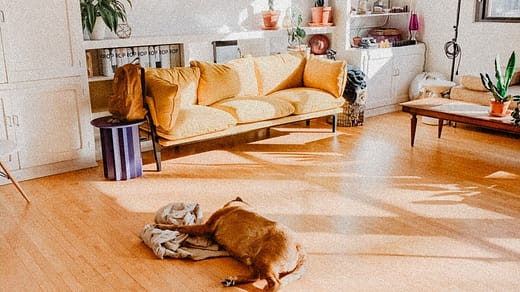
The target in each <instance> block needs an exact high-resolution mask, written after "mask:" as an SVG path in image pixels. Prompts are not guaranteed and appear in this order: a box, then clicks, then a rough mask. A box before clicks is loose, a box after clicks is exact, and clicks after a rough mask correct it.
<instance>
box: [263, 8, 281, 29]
mask: <svg viewBox="0 0 520 292" xmlns="http://www.w3.org/2000/svg"><path fill="white" fill-rule="evenodd" d="M262 17H263V19H264V27H263V29H267V30H273V29H277V25H278V18H279V17H280V10H267V11H263V12H262Z"/></svg>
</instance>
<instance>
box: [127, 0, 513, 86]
mask: <svg viewBox="0 0 520 292" xmlns="http://www.w3.org/2000/svg"><path fill="white" fill-rule="evenodd" d="M351 2H352V3H354V2H356V3H357V1H356V0H341V1H339V0H331V1H330V3H331V5H332V6H333V7H336V8H337V11H335V17H336V18H335V19H334V22H335V24H336V25H337V31H338V32H341V33H340V34H334V41H333V42H334V43H335V47H334V48H335V49H337V50H342V48H343V47H347V46H348V44H349V40H348V41H346V40H341V35H342V34H344V33H345V31H344V28H342V27H343V26H345V23H346V17H348V16H347V13H348V10H349V6H350V3H351ZM406 2H407V1H404V3H406ZM474 2H475V0H463V1H462V7H461V17H460V26H459V37H458V43H459V45H460V46H461V47H462V60H461V63H460V68H459V74H466V73H478V72H489V71H492V69H493V68H492V66H493V60H494V57H495V55H496V54H500V55H501V56H503V57H502V59H506V58H507V57H508V56H509V54H510V53H511V51H513V50H516V51H517V53H518V54H520V24H519V23H490V22H478V23H475V22H474V21H473V19H474V9H475V7H474V6H475V3H474ZM133 5H134V7H133V9H129V13H128V21H129V24H130V26H131V27H132V35H133V36H145V35H168V34H196V33H211V32H227V31H245V30H258V29H260V28H261V27H262V17H261V11H262V10H265V9H267V0H253V1H250V0H249V1H246V0H228V1H218V0H190V1H181V0H134V1H133ZM312 5H313V1H312V0H275V8H276V9H279V10H281V12H282V15H281V17H283V16H284V14H285V11H286V9H287V7H292V9H293V10H294V11H300V12H301V13H302V15H303V17H304V23H307V22H309V18H310V10H309V8H310V7H311V6H312ZM414 6H415V8H416V10H417V12H418V14H419V17H420V23H421V28H420V31H419V39H420V40H421V41H423V42H425V43H426V46H427V58H426V60H427V61H426V70H427V71H430V72H441V73H443V74H445V75H446V77H447V78H449V76H450V71H451V62H452V61H451V60H450V59H448V58H447V57H446V56H445V53H444V44H445V43H446V42H448V41H450V40H451V39H452V38H453V37H454V29H453V26H454V25H455V21H456V11H457V7H456V6H457V0H436V1H431V0H414V1H412V3H411V7H412V8H413V7H414ZM338 13H339V14H338ZM279 41H280V42H285V41H286V40H284V39H281V40H279ZM271 45H273V44H271ZM278 45H279V46H282V45H286V44H285V43H284V44H278ZM254 46H257V45H256V44H255V45H252V46H251V47H254ZM338 53H339V55H341V52H338ZM504 62H505V61H504ZM519 66H520V65H519ZM456 80H457V79H456Z"/></svg>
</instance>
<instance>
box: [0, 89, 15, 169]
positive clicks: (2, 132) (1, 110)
mask: <svg viewBox="0 0 520 292" xmlns="http://www.w3.org/2000/svg"><path fill="white" fill-rule="evenodd" d="M7 102H8V99H5V98H0V139H1V140H12V141H15V142H16V138H15V137H14V124H13V120H12V117H11V116H10V115H8V114H7V113H6V110H7V109H8V108H9V106H8V104H7ZM0 160H1V161H2V163H3V164H4V165H5V166H6V167H7V168H8V169H9V170H17V169H19V168H20V163H19V161H18V154H17V153H11V154H10V155H5V156H0Z"/></svg>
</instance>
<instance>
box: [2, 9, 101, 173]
mask: <svg viewBox="0 0 520 292" xmlns="http://www.w3.org/2000/svg"><path fill="white" fill-rule="evenodd" d="M81 37H82V35H81V20H80V15H79V1H77V0H49V1H21V0H0V42H1V44H2V46H0V138H7V139H9V140H12V141H14V142H16V144H17V146H18V151H17V152H16V153H14V154H12V155H10V157H8V158H7V159H6V158H5V157H2V159H3V161H4V162H7V166H8V167H9V169H10V170H12V171H13V175H15V176H16V177H17V178H18V179H28V178H34V177H39V176H45V175H50V174H55V173H59V172H65V171H70V170H75V169H80V168H84V167H90V166H95V165H96V163H95V156H94V145H93V144H94V135H93V129H92V127H91V126H90V116H91V112H90V102H89V99H88V96H87V95H86V94H85V92H86V90H85V89H84V87H83V81H82V80H83V76H82V71H81V67H82V66H81V64H80V60H81V59H80V56H83V52H82V49H81V41H80V40H81ZM0 183H3V181H1V182H0Z"/></svg>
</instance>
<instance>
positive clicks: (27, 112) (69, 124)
mask: <svg viewBox="0 0 520 292" xmlns="http://www.w3.org/2000/svg"><path fill="white" fill-rule="evenodd" d="M10 94H13V96H16V97H15V98H12V99H11V105H12V108H11V109H10V110H9V111H10V115H11V116H12V117H13V120H14V126H15V132H16V142H17V144H18V150H19V152H18V155H19V159H20V167H21V168H29V167H33V166H38V165H45V164H50V163H55V162H60V161H65V160H73V159H76V158H78V156H79V154H80V150H81V148H82V140H81V133H82V131H81V129H80V124H81V119H80V104H79V102H78V101H79V97H80V94H81V90H80V86H79V82H77V83H71V85H69V84H65V83H64V82H61V83H59V84H54V85H44V86H40V87H31V88H26V89H23V88H22V89H15V90H12V91H11V92H10Z"/></svg>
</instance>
